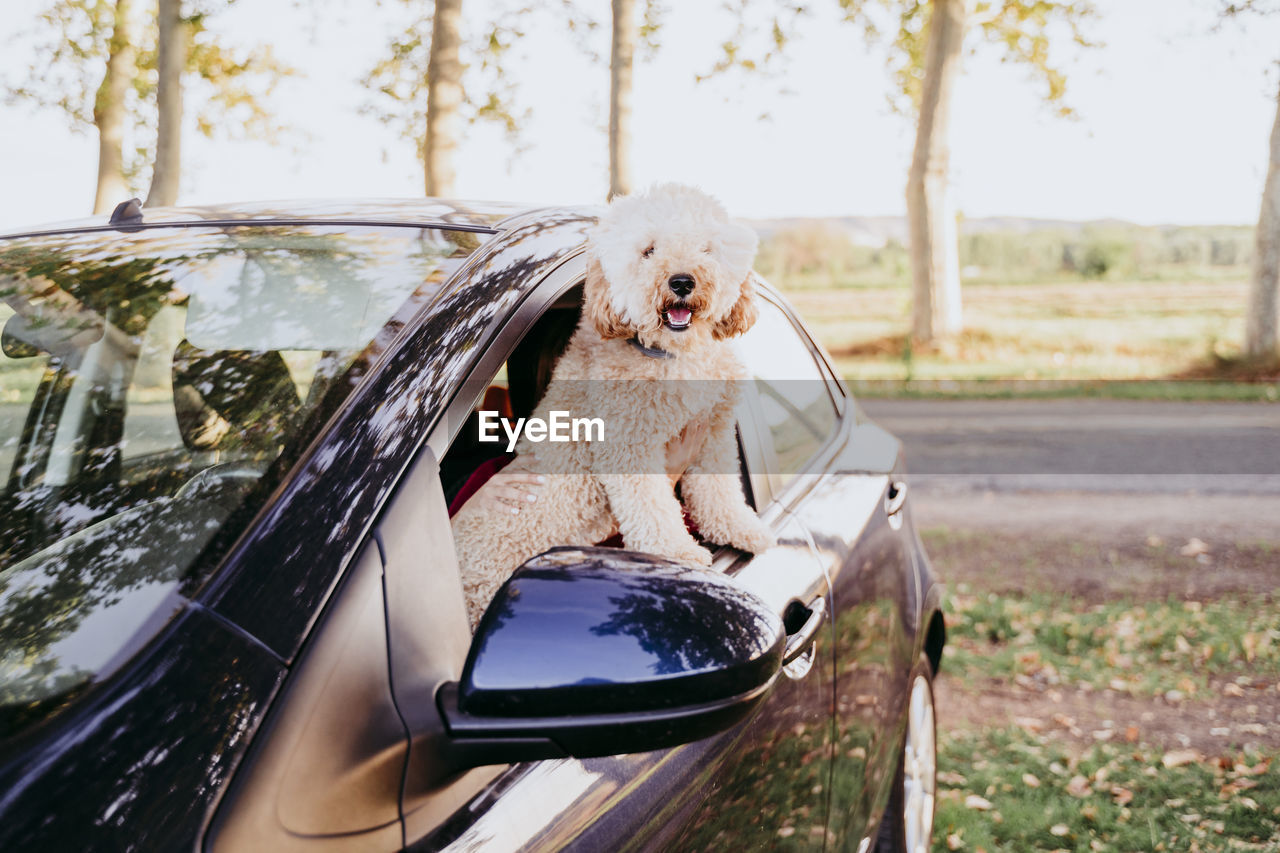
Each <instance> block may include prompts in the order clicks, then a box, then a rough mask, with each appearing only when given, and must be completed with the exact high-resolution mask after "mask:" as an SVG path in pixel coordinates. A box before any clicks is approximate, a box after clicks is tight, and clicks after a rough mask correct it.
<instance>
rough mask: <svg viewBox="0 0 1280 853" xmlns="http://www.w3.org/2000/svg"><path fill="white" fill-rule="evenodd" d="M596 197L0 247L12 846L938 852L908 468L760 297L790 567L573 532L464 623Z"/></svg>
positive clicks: (392, 206)
mask: <svg viewBox="0 0 1280 853" xmlns="http://www.w3.org/2000/svg"><path fill="white" fill-rule="evenodd" d="M594 216H595V212H593V211H592V210H591V209H569V208H546V209H533V210H529V209H518V208H504V207H501V206H497V205H485V206H476V205H472V206H468V205H460V204H447V203H443V202H434V201H419V202H378V203H372V202H369V203H341V204H339V203H334V204H308V205H290V206H282V205H259V206H246V205H241V206H235V207H217V208H185V209H163V210H157V211H147V212H145V213H144V212H141V211H139V209H138V208H137V206H136V204H135V205H132V206H129V205H122V206H121V207H120V208H119V209H118V210H117V212H116V214H114V215H113V216H112V217H111V219H110V221H107V220H105V219H95V220H89V221H85V222H79V223H74V224H70V225H65V226H58V227H51V228H47V229H43V230H32V231H29V232H26V233H21V234H15V235H10V236H7V237H4V238H0V326H2V327H3V340H2V344H3V356H0V471H3V472H6V476H7V480H6V481H5V486H4V490H3V494H0V849H4V850H24V849H41V850H69V849H145V850H179V849H192V848H201V849H211V850H246V849H264V850H329V849H338V848H342V849H347V848H351V849H360V850H383V849H385V850H394V849H399V848H401V847H409V848H411V849H415V850H434V849H443V848H449V849H467V850H470V849H480V848H484V849H494V850H509V849H517V848H526V849H559V848H564V847H571V848H574V849H579V850H631V849H651V850H703V849H727V850H741V849H750V848H756V849H759V848H766V849H796V848H805V849H819V848H825V849H833V850H857V851H866V850H868V849H870V848H872V847H873V846H874V847H875V848H876V849H889V850H911V851H922V850H926V849H927V848H928V845H929V835H930V832H931V828H932V820H933V793H934V764H935V749H934V716H933V700H932V687H931V681H932V677H933V674H934V673H935V672H936V671H937V669H938V664H939V661H940V658H941V655H942V647H943V642H944V633H945V632H944V628H943V620H942V615H941V587H940V585H939V584H938V582H937V581H936V580H935V578H934V575H933V573H932V571H931V569H930V567H929V564H928V561H927V559H926V557H925V555H924V552H923V550H922V548H921V546H920V541H919V539H918V537H917V535H916V533H915V530H914V528H913V526H912V522H911V510H910V506H909V504H908V503H906V496H907V487H906V484H905V482H904V474H903V467H902V466H903V459H902V454H901V446H900V444H899V442H898V441H897V440H896V439H894V438H893V436H891V435H889V434H888V433H886V432H885V431H883V430H882V429H880V428H879V427H877V426H876V425H875V424H873V423H871V422H870V421H868V420H867V419H866V418H865V417H864V416H863V415H862V414H861V412H860V410H859V408H858V406H857V404H856V402H855V401H854V400H853V398H852V397H850V395H849V393H848V391H847V390H846V389H845V387H844V385H843V384H842V383H841V381H840V379H839V377H838V376H837V375H836V374H835V372H834V371H833V370H832V368H831V365H830V362H829V361H828V359H827V358H826V357H825V356H824V355H823V354H822V352H821V350H820V348H819V347H818V346H817V345H816V344H815V343H814V341H813V340H812V338H811V337H810V336H809V335H808V334H807V333H806V331H805V329H804V327H803V325H802V324H801V323H800V321H799V319H798V318H797V317H796V316H795V314H794V312H793V311H792V310H791V309H790V308H789V307H788V306H787V304H786V302H785V300H783V299H782V298H781V297H780V296H779V295H778V294H777V293H776V292H775V291H773V290H772V289H770V288H769V287H768V286H767V285H764V284H763V283H762V286H761V306H760V307H761V317H760V320H759V321H758V322H757V324H756V325H755V327H754V328H753V329H752V330H751V331H750V332H749V333H748V334H747V335H745V336H744V337H743V338H741V339H739V340H738V342H737V343H736V345H737V346H738V347H739V348H740V352H741V354H742V356H743V359H744V361H745V362H746V363H747V364H748V366H749V367H750V369H751V370H752V372H753V375H754V383H753V385H752V392H751V393H750V394H749V395H748V396H747V401H746V403H745V404H744V405H743V406H742V407H741V408H740V411H739V421H738V436H739V442H740V451H741V454H740V455H741V464H742V472H741V473H742V478H743V483H744V487H745V489H746V492H747V495H748V498H749V500H750V501H751V502H752V504H753V506H754V507H755V508H756V509H757V511H758V512H759V513H760V515H761V517H762V518H764V519H765V520H766V521H767V522H768V523H769V524H770V525H771V526H772V527H773V528H774V529H775V530H776V532H777V534H778V539H779V543H780V544H779V545H778V546H777V547H776V548H774V549H772V550H770V551H768V552H766V553H764V554H761V555H758V556H754V557H753V556H751V555H749V554H745V553H743V552H739V551H735V550H733V549H730V548H723V549H720V550H719V551H718V552H716V554H715V565H714V569H715V570H714V571H708V570H703V569H696V568H692V567H687V566H680V565H676V564H673V563H671V562H668V561H666V560H663V559H660V558H658V557H654V556H651V555H645V554H640V553H634V552H628V551H624V550H621V549H617V548H603V547H595V548H557V549H553V550H551V551H548V552H546V553H545V554H542V555H540V556H539V557H537V558H535V559H533V560H531V561H530V562H529V563H527V564H526V565H525V566H523V567H521V568H520V569H519V570H518V571H517V572H516V573H515V575H514V576H513V578H512V579H511V580H510V581H509V582H508V584H507V585H506V587H504V588H503V590H502V591H501V592H500V593H499V595H498V597H497V598H496V599H495V600H494V602H493V604H492V605H491V606H490V608H489V611H488V613H486V615H485V618H484V620H482V622H481V625H480V627H479V629H478V630H477V633H476V635H475V637H474V638H473V637H472V635H471V632H470V631H469V629H468V624H467V620H466V617H465V614H464V607H463V596H462V587H461V582H460V579H459V576H458V571H457V564H456V561H455V557H454V551H453V546H452V540H451V534H450V527H449V520H448V512H447V507H448V504H449V501H450V499H451V498H452V497H453V495H454V494H456V493H457V491H458V490H459V489H460V488H461V486H462V483H463V482H464V481H465V480H466V479H467V478H468V475H469V473H470V472H472V471H473V470H475V468H476V467H477V465H480V464H483V462H484V458H485V456H486V454H488V455H490V456H491V455H492V454H493V452H495V451H492V450H490V449H489V448H487V447H479V446H478V445H477V444H476V442H475V441H474V440H473V436H474V430H472V429H468V428H466V427H467V425H468V424H469V423H474V420H473V419H474V418H475V410H476V409H477V407H478V406H479V405H480V404H481V401H482V399H483V398H484V397H485V396H486V395H487V394H490V393H499V392H501V393H506V394H508V395H509V397H510V399H511V401H512V402H513V403H515V402H518V401H519V399H520V398H521V395H523V397H524V398H526V399H527V398H528V397H529V396H530V394H531V390H530V389H529V388H527V387H518V386H519V383H518V382H517V380H516V376H517V373H519V374H520V375H525V374H527V373H528V371H517V370H515V369H514V366H516V365H517V362H518V361H519V360H521V359H524V358H527V357H528V352H529V351H530V347H531V346H536V345H537V342H538V341H539V340H542V339H544V338H547V337H549V336H553V335H555V334H563V330H564V329H566V328H572V325H573V322H574V320H575V319H576V316H577V312H578V311H579V309H580V305H581V291H582V288H581V284H582V281H583V277H584V272H585V264H586V262H585V258H584V255H583V242H584V231H585V229H586V228H587V227H588V226H589V225H590V224H591V222H592V221H593V219H594ZM557 330H561V331H559V332H557ZM528 405H532V403H531V402H530V403H528Z"/></svg>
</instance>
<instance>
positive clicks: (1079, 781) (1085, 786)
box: [1067, 776, 1092, 797]
mask: <svg viewBox="0 0 1280 853" xmlns="http://www.w3.org/2000/svg"><path fill="white" fill-rule="evenodd" d="M1067 793H1068V794H1070V795H1071V796H1073V797H1087V796H1088V795H1089V794H1091V793H1092V789H1091V788H1090V787H1089V780H1088V779H1086V778H1085V777H1083V776H1072V777H1071V781H1070V782H1068V783H1067Z"/></svg>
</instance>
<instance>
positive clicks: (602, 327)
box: [582, 258, 633, 340]
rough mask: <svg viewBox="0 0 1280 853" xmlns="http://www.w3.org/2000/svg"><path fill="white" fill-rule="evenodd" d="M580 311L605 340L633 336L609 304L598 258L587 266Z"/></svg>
mask: <svg viewBox="0 0 1280 853" xmlns="http://www.w3.org/2000/svg"><path fill="white" fill-rule="evenodd" d="M582 311H583V313H584V314H585V315H586V317H587V319H589V320H590V321H591V324H592V325H593V326H595V327H596V331H597V332H599V333H600V337H602V338H604V339H605V340H608V339H609V338H629V337H631V335H632V334H633V331H632V329H631V327H630V326H628V325H627V324H626V323H625V322H623V320H622V318H621V317H619V316H618V312H617V311H614V310H613V305H612V304H611V303H610V302H609V282H608V281H607V280H606V279H605V277H604V267H602V266H600V260H599V259H598V258H592V259H591V261H590V262H589V263H588V264H587V284H586V287H585V288H584V293H583V299H582Z"/></svg>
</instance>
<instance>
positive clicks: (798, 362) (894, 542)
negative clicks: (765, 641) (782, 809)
mask: <svg viewBox="0 0 1280 853" xmlns="http://www.w3.org/2000/svg"><path fill="white" fill-rule="evenodd" d="M762 311H763V313H762V316H761V321H760V327H761V330H762V332H764V333H767V334H768V335H769V336H770V337H769V343H770V346H769V350H768V352H769V358H768V359H767V360H764V359H762V360H761V364H760V372H759V373H758V378H760V379H761V381H762V382H763V383H765V384H767V385H768V386H769V387H768V388H767V389H766V393H765V394H763V395H762V400H763V401H764V404H765V405H766V406H768V407H770V410H769V412H768V413H767V420H769V423H770V425H771V434H772V435H773V436H774V438H775V441H776V443H777V445H778V452H777V455H778V462H777V466H776V467H777V473H776V474H775V487H776V488H779V489H780V490H781V494H782V496H783V498H784V500H786V501H787V503H788V507H789V508H790V509H791V511H792V512H793V513H794V514H795V515H796V517H797V518H798V519H799V520H800V521H801V522H802V523H803V525H804V527H805V529H806V530H807V531H808V532H809V534H810V535H811V536H812V538H813V542H814V546H815V549H816V553H817V555H818V557H819V559H820V561H821V563H822V565H823V567H824V569H825V570H826V572H827V573H828V576H829V577H830V580H831V584H832V597H833V599H834V604H835V608H834V611H833V612H834V613H835V618H834V620H833V631H834V635H835V642H834V645H835V651H836V662H837V668H836V674H835V700H836V704H835V724H836V733H835V749H834V758H833V772H832V804H831V812H830V818H831V823H830V833H829V836H830V842H829V845H828V846H829V847H830V848H831V849H835V850H860V849H865V847H863V846H862V842H863V841H864V840H865V839H868V838H870V837H872V836H873V835H874V832H875V829H876V827H875V825H874V824H873V822H872V818H873V817H874V816H875V815H876V814H879V812H880V811H881V810H882V808H883V805H884V801H885V797H886V796H887V793H888V785H889V783H890V782H891V781H892V778H893V774H894V771H895V770H896V766H897V764H896V757H897V751H898V744H899V743H900V740H901V732H900V726H899V722H900V721H901V720H902V711H903V702H904V700H905V694H906V679H907V675H908V673H909V671H910V669H911V665H912V663H913V659H912V654H913V648H914V646H913V642H914V635H915V629H916V625H915V620H916V616H915V614H916V612H917V608H916V607H915V605H914V603H915V602H916V601H917V600H918V595H919V590H918V589H916V587H915V573H914V571H913V568H912V565H911V562H910V547H909V543H908V541H907V539H906V531H905V530H904V529H903V525H902V520H903V515H902V513H903V499H905V495H906V492H905V489H906V486H905V484H903V483H902V482H901V481H900V478H898V477H896V476H894V471H895V470H896V468H897V466H898V461H899V445H898V442H897V441H896V440H895V439H894V438H893V437H892V436H891V435H889V434H888V433H886V432H885V431H884V430H882V429H880V428H879V427H877V426H876V425H875V424H872V423H870V422H868V421H865V420H861V419H860V418H859V416H858V413H857V409H856V406H855V405H854V403H853V401H852V400H850V399H848V398H847V397H846V396H845V394H844V390H843V388H842V387H841V386H840V384H839V382H838V381H837V380H836V379H835V376H834V373H833V372H832V371H831V370H830V366H829V364H828V363H827V362H826V360H825V357H824V356H823V355H822V354H821V352H820V351H819V349H818V348H817V347H816V346H815V345H814V344H813V342H812V340H811V339H810V338H809V336H808V335H807V334H806V333H805V331H804V330H803V327H802V326H801V325H800V324H799V322H798V320H797V319H796V318H795V317H794V315H793V314H791V312H790V311H789V310H787V309H786V307H785V303H783V302H782V301H781V300H777V301H776V302H774V303H766V304H765V306H764V307H763V308H762ZM796 421H801V422H802V423H801V426H802V427H803V428H800V427H797V426H796V423H795V422H796ZM891 512H892V515H891V514H890V513H891Z"/></svg>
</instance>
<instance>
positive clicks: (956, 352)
mask: <svg viewBox="0 0 1280 853" xmlns="http://www.w3.org/2000/svg"><path fill="white" fill-rule="evenodd" d="M1247 290H1248V285H1247V282H1245V281H1244V280H1203V281H1085V280H1081V281H1073V282H1060V281H1055V282H1045V283H1024V284H991V283H988V284H973V285H967V286H965V288H964V290H963V293H964V310H965V324H964V325H965V328H964V331H963V332H962V333H961V334H960V335H958V336H956V337H955V338H953V339H949V340H946V341H943V342H941V343H939V344H938V345H936V346H933V347H931V348H929V349H923V350H921V349H916V350H914V351H913V349H912V347H911V345H910V343H909V341H908V338H907V334H906V331H907V329H908V328H909V325H910V319H909V318H910V310H911V301H910V291H909V289H908V287H907V286H906V285H905V284H901V285H884V284H881V285H865V286H859V287H839V288H832V289H814V288H795V289H786V290H785V291H784V292H785V293H786V295H787V297H788V298H789V299H790V300H791V301H792V302H793V303H794V304H795V306H796V308H797V309H798V310H799V311H800V313H801V315H802V316H804V317H805V318H807V321H808V323H809V325H810V327H811V329H812V330H813V332H814V334H815V335H816V336H817V337H818V339H819V340H820V341H821V343H822V344H823V345H824V346H825V347H826V348H827V350H828V351H829V352H830V353H831V355H832V356H833V357H834V359H835V360H836V363H837V366H838V368H839V369H840V371H841V372H842V373H843V375H844V376H845V377H846V379H848V380H849V381H850V382H852V383H853V384H854V386H855V388H856V389H857V390H860V391H861V392H862V393H864V394H868V393H873V394H901V393H910V392H916V393H947V392H951V393H957V394H970V395H980V396H981V395H990V394H1009V393H1022V394H1029V393H1045V394H1062V393H1087V392H1089V391H1090V389H1092V390H1093V391H1094V392H1096V393H1109V394H1116V395H1121V396H1139V395H1155V396H1171V397H1175V398H1183V397H1201V398H1204V397H1219V398H1234V399H1262V400H1267V399H1271V400H1274V399H1276V387H1275V383H1276V382H1277V381H1280V366H1276V365H1274V364H1273V365H1263V366H1260V367H1255V368H1254V369H1250V367H1249V366H1246V365H1241V364H1239V352H1240V342H1241V341H1242V340H1243V336H1244V316H1243V306H1244V305H1245V301H1246V295H1247ZM1238 380H1246V381H1247V382H1248V383H1249V384H1245V385H1241V384H1239V383H1238Z"/></svg>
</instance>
